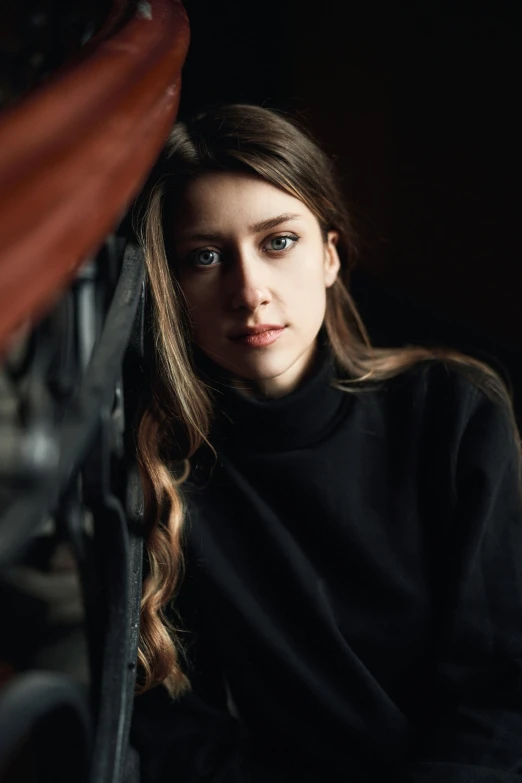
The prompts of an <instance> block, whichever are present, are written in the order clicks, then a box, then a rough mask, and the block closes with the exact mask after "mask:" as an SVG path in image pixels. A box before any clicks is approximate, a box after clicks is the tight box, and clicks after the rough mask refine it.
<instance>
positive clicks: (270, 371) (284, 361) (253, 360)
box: [227, 351, 302, 381]
mask: <svg viewBox="0 0 522 783" xmlns="http://www.w3.org/2000/svg"><path fill="white" fill-rule="evenodd" d="M301 356H302V354H300V353H296V354H295V355H294V354H292V355H288V353H286V352H285V353H284V355H281V354H279V355H276V354H275V352H274V354H273V355H270V353H269V352H268V351H267V352H266V354H265V355H261V353H260V352H259V353H257V354H256V353H252V355H251V356H245V357H244V358H241V359H239V360H238V359H236V360H235V361H234V360H233V359H231V360H230V363H227V364H228V368H229V369H230V370H231V371H232V372H233V373H234V374H236V375H239V376H240V377H241V378H246V379H247V380H249V381H269V380H271V379H273V378H278V377H279V376H281V375H284V374H285V373H286V372H288V370H290V369H291V368H292V367H293V366H294V365H295V364H296V362H299V360H300V359H301Z"/></svg>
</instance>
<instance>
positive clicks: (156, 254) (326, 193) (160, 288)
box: [134, 104, 520, 697]
mask: <svg viewBox="0 0 522 783" xmlns="http://www.w3.org/2000/svg"><path fill="white" fill-rule="evenodd" d="M208 171H241V172H247V173H250V174H254V175H257V176H259V177H261V178H262V179H263V180H265V181H267V182H269V183H271V184H273V185H275V186H277V187H279V188H281V189H282V190H284V191H286V192H288V193H289V194H291V195H292V196H295V197H297V198H298V199H300V200H301V201H302V202H303V203H304V204H306V206H307V207H308V208H309V209H310V210H311V211H312V213H313V214H314V215H315V216H316V217H317V220H318V221H319V224H320V226H321V228H322V230H323V233H324V235H325V236H326V232H328V231H329V230H335V231H337V232H338V234H339V241H338V244H337V250H338V253H339V257H340V260H341V273H340V274H339V276H338V278H337V280H336V282H335V283H334V285H333V286H332V287H331V288H329V289H328V290H327V305H326V316H325V324H324V325H325V329H326V333H327V336H328V340H329V343H330V346H331V349H332V352H333V354H334V357H335V360H336V364H337V368H338V371H339V382H338V385H339V387H340V388H342V389H343V390H344V391H346V392H347V393H352V394H354V393H361V392H364V391H366V390H367V389H369V388H372V389H374V388H375V385H376V383H377V384H379V383H381V382H383V381H385V380H386V379H389V378H392V377H394V376H396V375H398V374H400V373H402V372H404V371H405V370H407V369H408V368H410V367H412V366H413V365H414V364H416V363H418V362H420V361H423V360H439V361H443V362H445V363H448V364H451V366H452V367H454V368H456V369H459V370H460V371H461V372H463V373H465V374H466V375H467V376H468V377H469V378H470V379H471V380H472V381H473V382H474V383H475V384H476V385H477V386H479V387H480V388H481V389H482V390H483V391H484V393H485V394H486V395H487V396H489V397H490V398H491V399H494V400H496V401H497V402H499V403H500V404H502V405H503V406H504V407H505V408H506V409H507V411H508V415H509V417H510V419H511V422H512V425H513V429H514V433H516V435H515V440H516V443H517V446H518V448H519V454H520V441H519V437H518V432H517V425H516V419H515V414H514V411H513V400H512V392H511V390H510V389H508V388H507V387H506V385H505V383H504V381H503V380H502V378H501V377H500V375H499V374H498V373H497V372H496V371H495V370H494V369H493V368H492V367H490V366H489V365H488V364H486V363H484V362H481V361H479V360H478V359H475V358H472V357H471V356H467V355H465V354H462V353H460V352H458V351H455V350H452V349H449V348H444V347H437V348H433V347H430V348H427V347H422V346H417V345H407V346H405V347H401V348H377V347H373V346H372V345H371V342H370V338H369V336H368V334H367V331H366V329H365V327H364V324H363V322H362V319H361V317H360V315H359V313H358V311H357V308H356V306H355V303H354V301H353V299H352V297H351V295H350V293H349V280H350V273H351V271H352V270H353V268H354V266H355V264H356V262H357V258H358V249H357V248H358V243H357V237H356V234H355V231H354V228H353V225H352V221H351V219H350V215H349V214H348V212H347V209H346V206H345V202H344V199H343V196H342V194H341V189H340V186H339V184H338V181H337V178H336V173H335V171H334V169H333V165H332V161H331V160H330V159H329V157H328V156H327V155H325V154H324V152H323V151H322V150H321V149H320V148H319V146H318V145H317V144H316V143H315V142H314V141H313V139H312V138H311V137H310V135H309V134H308V132H307V131H305V130H304V129H303V128H300V127H299V126H298V125H297V124H296V123H295V122H294V121H293V120H290V119H288V118H287V117H285V116H283V115H282V114H280V113H277V112H275V111H272V110H269V109H265V108H260V107H257V106H248V105H238V104H236V105H228V106H224V107H221V108H219V109H217V110H213V111H209V112H206V113H204V114H201V115H198V116H197V117H196V118H195V119H194V120H192V121H191V122H189V123H178V124H176V125H175V127H174V129H173V130H172V132H171V134H170V136H169V138H168V140H167V143H166V145H165V147H164V150H163V153H162V155H161V156H160V158H159V160H158V162H157V165H156V166H155V167H154V169H153V171H152V172H151V176H150V177H149V179H148V181H147V183H146V185H145V187H144V188H143V190H142V193H141V194H140V197H139V199H138V200H137V203H136V209H135V211H134V225H135V229H136V232H137V234H138V236H139V239H140V242H141V244H142V247H143V249H144V253H145V259H146V266H147V274H148V285H149V291H150V298H151V318H152V336H153V342H154V348H153V353H154V361H153V367H154V369H153V372H152V377H151V394H150V398H149V399H148V400H147V404H146V408H145V409H144V411H143V414H142V416H141V421H140V423H139V426H138V430H137V452H138V459H139V464H140V470H141V478H142V483H143V488H144V494H145V519H146V529H147V555H148V571H147V575H146V578H145V580H144V589H143V599H142V610H141V638H140V649H139V668H140V684H139V688H138V691H139V692H141V691H145V690H147V689H149V688H150V687H152V686H153V685H155V684H158V683H164V685H165V686H166V687H167V689H168V690H169V692H170V694H171V695H172V696H174V697H175V696H179V695H181V694H182V693H183V692H184V691H185V690H187V689H190V682H189V680H188V678H187V676H186V674H185V673H184V671H183V669H182V667H181V665H180V654H182V653H183V645H182V643H181V633H180V631H179V630H178V629H176V628H174V626H173V625H172V623H171V621H169V620H168V619H167V617H166V612H165V610H166V608H167V605H168V604H170V603H171V601H172V599H173V598H175V596H176V591H177V589H178V588H179V586H180V583H181V580H182V577H183V568H184V564H183V540H184V538H183V520H184V507H183V496H182V491H181V485H182V484H183V482H184V480H185V479H186V478H187V476H188V474H189V470H190V468H189V460H190V458H191V457H192V456H193V455H194V454H195V452H196V451H197V450H198V448H199V447H200V446H201V445H202V444H203V443H205V442H206V443H208V441H207V436H208V432H209V427H210V422H211V416H212V405H211V400H210V398H209V395H208V392H207V391H206V388H205V386H204V385H203V383H202V382H201V381H200V380H199V378H198V376H197V374H196V372H195V370H194V366H193V362H192V358H191V335H190V323H189V319H188V317H187V312H186V308H185V306H184V301H183V293H182V291H181V288H180V286H179V283H178V281H177V279H176V270H175V266H174V265H173V264H172V263H169V259H170V258H171V254H170V248H169V245H170V238H169V231H168V225H169V219H171V217H172V215H173V209H174V206H175V203H176V199H177V198H179V195H180V192H181V190H182V188H183V186H184V185H185V183H186V182H187V181H188V180H189V179H190V178H191V177H194V176H196V175H197V174H200V173H204V172H208ZM209 445H211V444H209Z"/></svg>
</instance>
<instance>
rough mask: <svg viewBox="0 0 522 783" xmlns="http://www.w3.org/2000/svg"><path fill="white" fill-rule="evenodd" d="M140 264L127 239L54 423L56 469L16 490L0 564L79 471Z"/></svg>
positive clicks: (107, 395)
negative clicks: (70, 394)
mask: <svg viewBox="0 0 522 783" xmlns="http://www.w3.org/2000/svg"><path fill="white" fill-rule="evenodd" d="M143 279H144V267H143V258H142V253H141V250H140V249H139V248H138V247H137V246H135V245H133V244H131V243H129V244H128V245H127V247H126V250H125V255H124V259H123V265H122V270H121V274H120V278H119V280H118V284H117V286H116V290H115V293H114V296H113V299H112V302H111V305H110V308H109V312H108V314H107V317H106V319H105V323H104V328H103V332H102V335H101V337H100V339H99V341H98V342H97V344H96V345H95V347H94V352H93V355H92V358H91V361H90V364H89V366H88V368H87V372H86V375H85V378H84V379H83V381H82V384H81V387H80V390H79V392H78V393H77V394H76V395H75V396H74V398H73V399H72V401H71V403H70V404H69V405H68V409H67V411H66V414H65V416H64V419H63V421H62V423H61V425H60V426H59V428H58V436H57V441H58V444H59V449H60V459H59V464H58V467H57V469H56V470H55V471H54V472H53V473H52V474H51V475H50V476H46V478H45V481H42V482H41V483H37V484H36V485H35V486H34V487H33V489H32V492H31V493H30V495H27V494H23V495H19V496H18V497H17V498H16V499H15V500H14V502H13V503H12V504H11V506H10V507H9V508H8V509H7V511H6V513H5V514H4V515H3V517H2V519H1V521H0V568H3V567H5V566H6V565H9V564H11V563H12V562H14V561H16V559H17V557H19V556H20V555H21V554H22V552H23V550H24V547H25V546H26V545H27V542H28V540H29V538H30V536H31V534H32V533H33V532H34V530H35V529H36V527H37V526H38V524H39V523H40V522H41V520H42V517H43V515H44V514H45V512H46V511H48V510H51V509H54V508H55V507H56V506H57V505H58V501H59V498H60V497H61V495H63V494H64V493H65V492H67V490H68V488H70V486H71V483H72V481H73V480H74V479H75V478H76V476H77V475H78V472H79V470H80V468H81V466H82V464H83V463H84V462H85V460H86V457H87V454H88V453H89V450H90V449H91V448H92V445H93V442H94V439H95V437H96V433H97V432H98V428H99V416H100V410H101V409H102V408H103V407H106V406H107V405H109V406H110V404H111V403H112V398H113V395H114V388H115V386H116V383H117V380H118V377H119V374H120V373H121V367H122V362H123V357H124V354H125V350H126V348H127V344H128V341H129V337H130V334H131V330H132V325H133V321H134V317H135V315H136V311H137V308H138V304H139V302H140V297H141V295H142V283H143Z"/></svg>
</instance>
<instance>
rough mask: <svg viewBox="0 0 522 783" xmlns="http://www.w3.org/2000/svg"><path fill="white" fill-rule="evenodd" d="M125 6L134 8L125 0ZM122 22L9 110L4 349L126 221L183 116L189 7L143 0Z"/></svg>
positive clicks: (3, 127)
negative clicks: (180, 112)
mask: <svg viewBox="0 0 522 783" xmlns="http://www.w3.org/2000/svg"><path fill="white" fill-rule="evenodd" d="M116 8H117V9H118V10H119V11H121V12H122V13H123V12H124V11H125V5H124V4H122V3H121V2H120V0H118V3H117V5H116ZM115 21H116V20H115V15H114V14H112V15H111V18H110V20H108V22H107V24H106V26H105V27H104V29H103V30H101V31H100V32H99V33H98V34H97V35H96V38H95V39H93V40H92V41H91V42H90V43H89V44H88V45H87V46H86V47H85V50H84V51H82V54H81V59H78V60H77V61H75V62H74V63H73V64H70V65H69V66H68V67H66V68H63V69H61V71H60V72H58V73H56V74H55V75H54V76H53V78H52V79H51V80H50V81H49V82H48V83H47V84H46V85H45V86H44V87H42V88H40V89H38V90H37V91H35V92H34V93H32V94H30V95H29V96H28V97H27V98H26V99H24V100H23V101H22V102H21V103H20V104H18V105H17V106H14V107H12V108H11V109H9V110H7V111H6V112H5V113H4V114H3V116H0V248H1V250H0V351H4V350H5V349H6V348H7V347H8V345H9V344H10V342H11V339H12V336H13V334H14V332H15V330H16V329H17V327H19V325H20V324H21V323H22V322H23V321H25V320H26V319H27V318H31V319H34V318H37V317H38V316H39V315H41V314H42V313H43V312H45V311H46V310H47V308H48V307H49V306H50V305H51V304H52V302H53V301H55V299H56V298H57V297H58V296H59V295H60V293H61V292H62V291H63V290H64V288H66V287H67V285H68V284H69V282H70V280H71V278H72V277H73V276H74V274H75V273H76V271H77V269H78V268H79V267H80V266H81V264H82V262H83V261H84V260H85V258H86V257H88V256H89V254H91V253H93V252H95V251H96V249H97V248H98V247H99V246H100V244H101V243H102V242H103V240H104V237H105V236H106V235H107V234H108V233H109V232H110V231H111V229H112V228H113V227H114V226H115V225H116V224H117V223H118V221H119V219H120V218H121V216H122V215H123V214H124V212H125V209H126V207H127V206H128V204H129V202H130V201H131V200H132V198H133V196H134V195H135V194H136V192H137V190H138V189H139V187H140V185H141V184H142V182H143V181H144V179H145V178H146V176H147V173H148V171H149V169H150V167H151V165H152V164H153V163H154V161H155V159H156V157H157V155H158V153H159V150H160V149H161V146H162V144H163V142H164V140H165V138H166V136H167V133H168V131H169V129H170V127H171V126H172V124H173V122H174V120H175V117H176V113H177V110H178V106H179V94H180V84H181V68H182V66H183V63H184V61H185V57H186V54H187V50H188V44H189V25H188V20H187V15H186V12H185V10H184V8H183V6H182V5H181V3H180V2H179V0H150V2H140V3H138V5H137V7H136V11H135V13H134V16H133V17H132V18H131V19H129V20H128V21H127V22H126V23H125V24H124V25H123V26H121V27H119V26H118V25H117V24H115ZM114 31H115V32H114Z"/></svg>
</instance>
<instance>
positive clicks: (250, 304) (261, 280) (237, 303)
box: [229, 251, 272, 312]
mask: <svg viewBox="0 0 522 783" xmlns="http://www.w3.org/2000/svg"><path fill="white" fill-rule="evenodd" d="M229 275H230V280H229V284H230V289H229V291H230V298H229V302H230V307H231V308H232V309H233V310H248V311H250V312H255V311H256V310H257V309H258V308H259V307H261V306H262V305H264V304H268V303H269V302H270V301H271V298H272V295H271V293H270V288H269V285H268V269H267V268H266V263H264V262H263V261H262V260H261V259H258V258H255V257H252V256H249V254H248V253H247V252H245V251H238V252H237V254H236V258H235V262H234V264H233V265H232V268H231V269H230V270H229Z"/></svg>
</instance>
